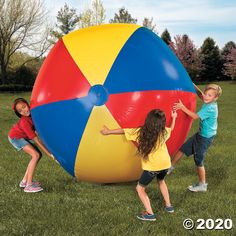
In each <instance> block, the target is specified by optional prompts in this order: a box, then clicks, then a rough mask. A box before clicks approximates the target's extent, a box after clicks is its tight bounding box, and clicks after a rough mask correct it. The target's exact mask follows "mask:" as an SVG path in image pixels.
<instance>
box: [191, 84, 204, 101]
mask: <svg viewBox="0 0 236 236" xmlns="http://www.w3.org/2000/svg"><path fill="white" fill-rule="evenodd" d="M193 85H194V88H195V90H196V92H197V95H198V97H199V98H200V99H201V100H203V92H202V90H201V89H200V88H198V86H197V85H196V84H194V83H193Z"/></svg>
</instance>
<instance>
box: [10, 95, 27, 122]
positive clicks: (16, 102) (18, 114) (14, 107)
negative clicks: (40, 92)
mask: <svg viewBox="0 0 236 236" xmlns="http://www.w3.org/2000/svg"><path fill="white" fill-rule="evenodd" d="M19 102H24V103H26V104H27V106H28V107H29V103H28V102H27V101H26V100H25V99H24V98H17V99H15V100H14V102H13V104H12V110H13V111H14V112H15V113H16V115H17V116H18V117H20V118H21V114H20V113H19V112H18V111H17V110H16V105H17V104H18V103H19Z"/></svg>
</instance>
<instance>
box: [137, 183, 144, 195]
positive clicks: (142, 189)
mask: <svg viewBox="0 0 236 236" xmlns="http://www.w3.org/2000/svg"><path fill="white" fill-rule="evenodd" d="M136 191H137V192H138V193H140V192H145V187H143V186H141V185H140V184H137V186H136Z"/></svg>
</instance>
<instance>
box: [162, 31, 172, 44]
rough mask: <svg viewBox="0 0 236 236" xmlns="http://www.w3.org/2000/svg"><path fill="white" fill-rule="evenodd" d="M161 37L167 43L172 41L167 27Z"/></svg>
mask: <svg viewBox="0 0 236 236" xmlns="http://www.w3.org/2000/svg"><path fill="white" fill-rule="evenodd" d="M161 38H162V40H163V41H164V42H165V43H166V44H167V45H169V44H170V43H171V37H170V33H169V31H168V30H167V29H165V30H164V31H163V33H162V34H161Z"/></svg>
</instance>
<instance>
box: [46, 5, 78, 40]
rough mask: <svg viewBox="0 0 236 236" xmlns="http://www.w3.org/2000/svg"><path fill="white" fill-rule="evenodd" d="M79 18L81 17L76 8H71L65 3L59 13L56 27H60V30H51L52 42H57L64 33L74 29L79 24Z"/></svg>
mask: <svg viewBox="0 0 236 236" xmlns="http://www.w3.org/2000/svg"><path fill="white" fill-rule="evenodd" d="M79 19H80V18H79V16H78V15H77V13H76V9H75V8H69V6H68V5H67V4H66V3H65V5H64V6H63V7H62V8H61V9H60V10H59V11H58V13H57V23H56V28H58V30H51V36H52V39H50V42H51V43H55V42H56V41H57V40H58V39H60V38H61V37H62V36H63V35H65V34H68V33H69V32H71V31H73V30H74V29H75V27H76V25H77V24H78V22H79Z"/></svg>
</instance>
